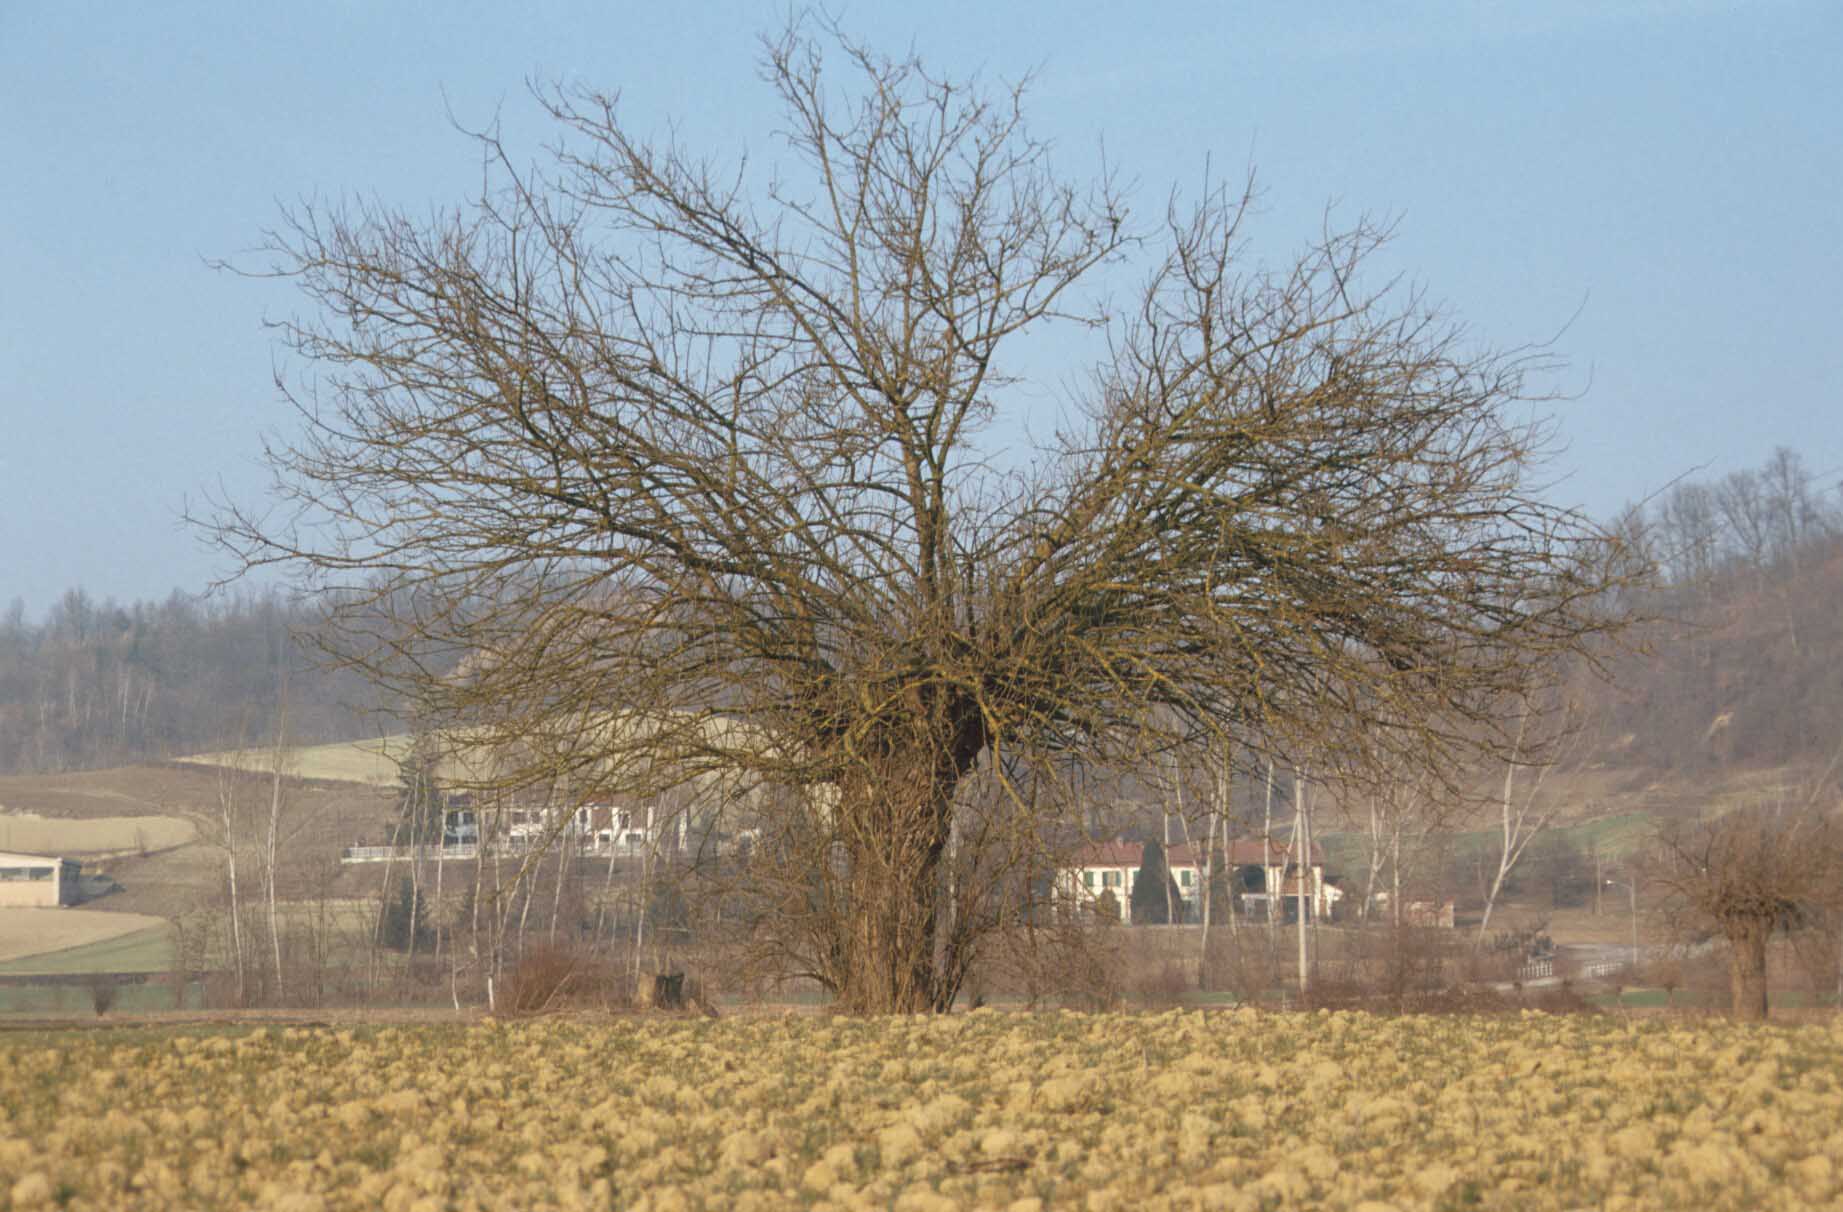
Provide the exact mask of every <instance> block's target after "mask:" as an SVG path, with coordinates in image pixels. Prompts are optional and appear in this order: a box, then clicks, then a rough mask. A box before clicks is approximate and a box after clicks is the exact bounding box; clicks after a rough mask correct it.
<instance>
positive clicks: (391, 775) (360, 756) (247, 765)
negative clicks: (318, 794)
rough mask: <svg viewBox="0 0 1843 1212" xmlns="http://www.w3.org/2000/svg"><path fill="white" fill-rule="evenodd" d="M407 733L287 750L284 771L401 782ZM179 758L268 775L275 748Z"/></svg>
mask: <svg viewBox="0 0 1843 1212" xmlns="http://www.w3.org/2000/svg"><path fill="white" fill-rule="evenodd" d="M409 749H410V738H409V736H408V735H406V734H399V735H395V736H386V737H377V738H374V739H371V740H364V741H339V742H335V743H334V744H330V745H308V746H306V747H304V748H300V749H290V750H285V751H283V759H282V765H283V773H284V774H290V775H294V776H295V777H297V778H304V779H331V780H334V781H336V782H342V783H364V784H366V785H368V786H373V787H390V786H394V785H395V784H396V782H397V769H398V763H399V762H400V761H402V760H403V759H404V758H406V757H407V756H408V755H409ZM177 760H178V761H181V762H185V763H187V764H188V765H193V766H225V767H228V768H230V769H232V770H249V771H255V772H258V773H262V774H268V773H270V772H272V771H273V770H274V769H275V751H274V750H273V749H260V748H258V749H230V750H225V751H224V752H221V753H195V754H193V755H191V756H190V757H182V758H179V759H177Z"/></svg>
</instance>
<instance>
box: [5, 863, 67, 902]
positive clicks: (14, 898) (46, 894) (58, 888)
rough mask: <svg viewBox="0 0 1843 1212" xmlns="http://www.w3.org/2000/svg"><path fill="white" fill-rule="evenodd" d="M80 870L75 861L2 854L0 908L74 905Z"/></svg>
mask: <svg viewBox="0 0 1843 1212" xmlns="http://www.w3.org/2000/svg"><path fill="white" fill-rule="evenodd" d="M79 869H80V865H79V864H78V863H77V861H76V860H75V859H67V858H54V857H52V856H50V855H45V854H17V853H12V852H8V851H0V908H8V909H17V908H41V909H56V908H58V907H59V906H62V905H74V904H76V903H77V873H78V871H79Z"/></svg>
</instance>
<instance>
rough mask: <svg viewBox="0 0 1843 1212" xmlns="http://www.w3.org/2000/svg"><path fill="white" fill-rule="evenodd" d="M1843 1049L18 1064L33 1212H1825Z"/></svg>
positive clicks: (52, 1046) (395, 1041) (235, 1049)
mask: <svg viewBox="0 0 1843 1212" xmlns="http://www.w3.org/2000/svg"><path fill="white" fill-rule="evenodd" d="M1840 1083H1843V1022H1837V1023H1831V1024H1827V1025H1816V1026H1802V1027H1793V1028H1780V1027H1772V1028H1756V1029H1743V1028H1737V1027H1731V1026H1725V1025H1710V1026H1702V1025H1695V1026H1684V1025H1682V1024H1672V1023H1669V1022H1655V1021H1653V1022H1642V1023H1628V1022H1625V1021H1622V1020H1618V1019H1613V1018H1580V1017H1547V1016H1540V1015H1534V1014H1528V1015H1524V1016H1521V1017H1507V1018H1501V1019H1461V1018H1435V1019H1416V1018H1402V1019H1383V1018H1373V1017H1365V1016H1360V1015H1353V1014H1311V1015H1306V1014H1299V1015H1263V1014H1258V1013H1255V1012H1253V1011H1239V1012H1222V1013H1217V1014H1210V1015H1204V1014H1200V1013H1195V1012H1191V1013H1182V1014H1179V1013H1173V1014H1166V1015H1161V1016H1155V1017H1154V1016H1119V1015H1098V1016H1089V1015H1075V1014H1046V1015H1024V1014H1000V1013H992V1012H989V1011H981V1012H978V1013H975V1014H971V1015H965V1016H955V1017H951V1018H940V1019H922V1018H917V1019H901V1020H880V1021H854V1020H841V1019H826V1018H818V1017H805V1018H781V1019H767V1018H757V1019H727V1020H721V1021H714V1022H713V1021H706V1020H695V1021H686V1020H673V1021H662V1020H653V1021H603V1022H599V1023H594V1024H588V1023H561V1022H553V1023H542V1024H533V1025H513V1026H498V1025H494V1024H490V1023H489V1024H486V1025H483V1026H475V1027H465V1028H464V1027H459V1026H456V1027H450V1028H443V1027H412V1028H388V1029H382V1030H376V1031H359V1032H356V1033H355V1032H353V1031H335V1030H331V1029H324V1028H321V1029H308V1028H289V1029H273V1028H271V1029H268V1030H266V1031H257V1032H254V1033H251V1034H245V1035H242V1036H227V1035H218V1036H199V1035H194V1034H189V1033H186V1032H183V1031H179V1032H175V1031H160V1032H149V1033H138V1034H135V1035H128V1036H123V1035H121V1034H119V1033H106V1034H105V1033H94V1034H76V1033H67V1034H62V1035H56V1036H41V1037H29V1036H14V1037H11V1038H8V1039H5V1040H4V1041H0V1197H6V1196H10V1204H11V1207H13V1208H28V1207H46V1206H53V1205H62V1206H65V1207H69V1208H90V1209H105V1208H106V1209H114V1208H178V1207H186V1208H243V1207H265V1208H275V1209H293V1210H295V1212H307V1210H311V1209H340V1208H384V1209H391V1210H405V1209H425V1208H427V1209H436V1208H454V1209H506V1208H528V1207H529V1208H537V1207H546V1208H549V1207H555V1208H591V1207H593V1208H608V1207H621V1208H635V1209H656V1210H665V1209H717V1208H723V1209H730V1208H734V1209H738V1210H740V1212H750V1210H751V1209H754V1210H761V1209H773V1208H784V1207H813V1208H834V1209H879V1210H881V1209H892V1208H893V1209H897V1210H898V1212H927V1210H932V1209H951V1208H1001V1209H1003V1208H1009V1209H1015V1210H1017V1212H1027V1210H1031V1209H1039V1208H1078V1209H1084V1210H1094V1212H1105V1210H1107V1209H1115V1208H1117V1209H1134V1210H1137V1209H1140V1208H1145V1209H1188V1208H1226V1209H1250V1210H1253V1209H1279V1208H1298V1209H1306V1208H1350V1209H1363V1210H1365V1212H1381V1210H1383V1209H1387V1208H1396V1209H1403V1210H1406V1209H1444V1208H1468V1207H1477V1208H1503V1209H1512V1208H1514V1209H1567V1208H1583V1207H1589V1208H1596V1209H1606V1210H1609V1212H1617V1210H1619V1209H1640V1208H1696V1209H1724V1208H1735V1209H1740V1208H1746V1209H1756V1208H1758V1209H1768V1208H1771V1209H1795V1208H1834V1207H1836V1206H1837V1205H1838V1200H1839V1195H1840V1193H1843V1192H1840V1188H1839V1182H1838V1180H1839V1178H1840V1177H1843V1086H1840Z"/></svg>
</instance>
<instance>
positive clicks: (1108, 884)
mask: <svg viewBox="0 0 1843 1212" xmlns="http://www.w3.org/2000/svg"><path fill="white" fill-rule="evenodd" d="M1101 886H1102V887H1104V888H1118V887H1119V886H1120V873H1119V872H1118V871H1103V872H1101Z"/></svg>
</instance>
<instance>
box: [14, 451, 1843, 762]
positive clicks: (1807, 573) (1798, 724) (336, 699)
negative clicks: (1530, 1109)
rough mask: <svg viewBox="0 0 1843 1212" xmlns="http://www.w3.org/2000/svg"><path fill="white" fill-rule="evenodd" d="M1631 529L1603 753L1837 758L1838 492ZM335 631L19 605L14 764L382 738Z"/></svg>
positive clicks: (289, 602) (1777, 470)
mask: <svg viewBox="0 0 1843 1212" xmlns="http://www.w3.org/2000/svg"><path fill="white" fill-rule="evenodd" d="M1617 528H1618V529H1619V530H1620V531H1621V532H1622V533H1623V534H1624V536H1625V537H1626V539H1627V540H1628V542H1629V543H1630V544H1631V546H1632V548H1633V550H1634V551H1635V552H1636V553H1637V555H1638V557H1639V558H1640V559H1641V560H1642V561H1644V562H1646V563H1649V564H1651V565H1653V566H1655V568H1656V569H1657V570H1658V579H1657V581H1656V583H1655V584H1653V585H1652V586H1651V587H1649V588H1647V589H1645V590H1643V591H1642V592H1639V593H1637V594H1635V595H1634V597H1633V601H1632V604H1633V605H1634V606H1635V607H1636V608H1637V609H1638V610H1640V611H1641V612H1642V613H1644V614H1646V615H1649V616H1652V617H1653V618H1655V619H1656V620H1657V621H1655V622H1652V623H1649V624H1647V625H1645V626H1643V627H1641V628H1640V629H1638V631H1637V633H1636V634H1635V635H1634V636H1633V637H1631V638H1632V639H1633V640H1634V641H1635V642H1638V643H1640V644H1641V645H1642V648H1641V650H1640V651H1637V652H1634V653H1630V654H1622V655H1620V656H1618V657H1617V658H1615V659H1614V660H1613V662H1612V665H1611V669H1612V672H1613V675H1614V677H1613V685H1612V687H1611V689H1610V690H1609V691H1607V692H1606V695H1605V702H1604V709H1603V710H1601V711H1599V712H1597V713H1595V719H1594V722H1593V725H1592V726H1593V727H1594V729H1595V732H1596V736H1595V737H1594V738H1593V740H1594V743H1595V747H1596V748H1597V749H1599V750H1600V751H1601V753H1600V755H1599V759H1600V761H1602V762H1604V763H1607V764H1610V765H1618V766H1630V767H1647V768H1654V769H1658V770H1661V771H1678V772H1684V771H1691V772H1693V771H1695V770H1698V769H1704V768H1707V767H1709V766H1711V765H1716V766H1742V765H1783V764H1809V765H1813V766H1815V767H1817V768H1820V769H1821V768H1823V767H1825V766H1828V765H1829V763H1830V762H1831V760H1832V759H1833V757H1834V756H1835V755H1837V753H1838V751H1839V748H1840V747H1843V499H1840V496H1839V493H1838V491H1837V489H1836V488H1835V487H1834V486H1833V487H1828V488H1827V487H1825V486H1823V485H1821V484H1819V483H1818V482H1817V480H1816V478H1815V477H1814V476H1813V475H1811V474H1810V473H1809V472H1808V471H1807V470H1806V468H1805V466H1804V464H1803V461H1802V460H1801V459H1800V458H1799V456H1798V455H1797V454H1796V453H1795V452H1793V451H1790V450H1785V449H1781V450H1779V451H1777V452H1775V453H1774V455H1773V456H1772V458H1771V459H1769V460H1768V461H1767V464H1766V465H1765V466H1764V467H1762V468H1759V469H1756V470H1747V471H1740V472H1735V473H1733V474H1731V475H1728V476H1726V477H1724V478H1722V479H1720V480H1715V481H1707V482H1703V481H1685V482H1683V483H1680V484H1678V485H1676V486H1675V487H1673V488H1672V489H1671V490H1670V491H1669V492H1668V493H1666V494H1664V495H1663V496H1662V497H1661V498H1659V499H1658V500H1657V501H1654V502H1651V503H1649V504H1647V505H1645V506H1642V507H1634V508H1632V509H1630V510H1628V511H1627V513H1626V514H1625V516H1624V517H1622V518H1621V519H1620V520H1619V522H1618V523H1617ZM320 622H321V615H320V611H319V609H318V608H317V607H316V606H315V605H314V604H313V603H311V602H306V601H302V600H299V599H296V598H292V597H289V596H287V595H285V594H282V593H279V592H268V593H246V594H242V595H233V596H226V597H220V598H212V599H208V600H200V599H196V598H191V597H187V596H185V595H183V594H179V593H175V594H173V595H172V596H170V597H168V598H167V599H166V600H164V601H161V602H136V603H132V604H129V605H118V604H116V603H114V602H112V601H101V602H99V601H97V600H96V599H95V598H92V597H91V596H90V595H88V594H87V593H85V592H84V591H83V590H81V589H73V590H70V591H69V592H67V593H66V594H65V595H64V596H63V598H61V599H60V600H59V601H58V603H57V604H56V605H55V606H54V607H53V608H52V609H51V610H50V611H49V612H48V614H47V615H46V617H45V619H44V620H43V621H42V622H40V623H32V622H30V621H28V620H27V619H26V617H25V610H24V607H23V605H22V604H20V603H17V602H16V603H14V605H13V606H12V608H11V609H10V610H8V611H7V612H6V613H5V615H4V616H3V617H0V772H15V773H23V772H33V771H56V770H66V769H80V768H86V767H98V766H110V765H119V764H123V763H128V762H137V761H146V760H149V759H160V758H170V757H176V756H179V755H182V754H187V753H197V752H200V751H203V750H210V749H230V748H238V747H244V746H253V745H262V744H265V743H267V742H268V741H270V740H271V739H272V738H273V736H274V732H275V725H276V719H277V714H278V705H279V704H280V702H281V700H282V696H283V686H284V683H285V685H286V698H287V702H288V731H289V734H290V739H291V741H292V742H293V743H295V744H298V745H311V744H316V743H321V742H328V741H339V740H349V739H353V738H362V737H372V736H375V735H376V734H377V731H378V728H379V725H378V722H377V720H376V719H375V718H374V716H373V715H372V714H371V713H370V711H369V709H370V708H371V707H373V706H375V705H376V703H377V696H376V692H375V691H374V690H373V688H372V687H371V686H370V685H369V684H368V683H367V682H365V681H364V680H363V679H361V678H359V677H357V676H356V675H353V674H350V673H335V672H329V671H326V670H321V669H316V668H315V667H314V666H313V663H312V662H311V661H310V660H309V659H308V657H307V655H306V654H305V653H303V652H302V651H300V650H299V648H298V647H297V646H296V645H294V644H292V643H291V642H290V636H292V635H297V634H301V633H304V632H307V631H311V630H312V629H313V628H314V627H316V626H318V625H319V624H320ZM284 675H285V676H284ZM1596 693H1598V692H1596Z"/></svg>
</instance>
